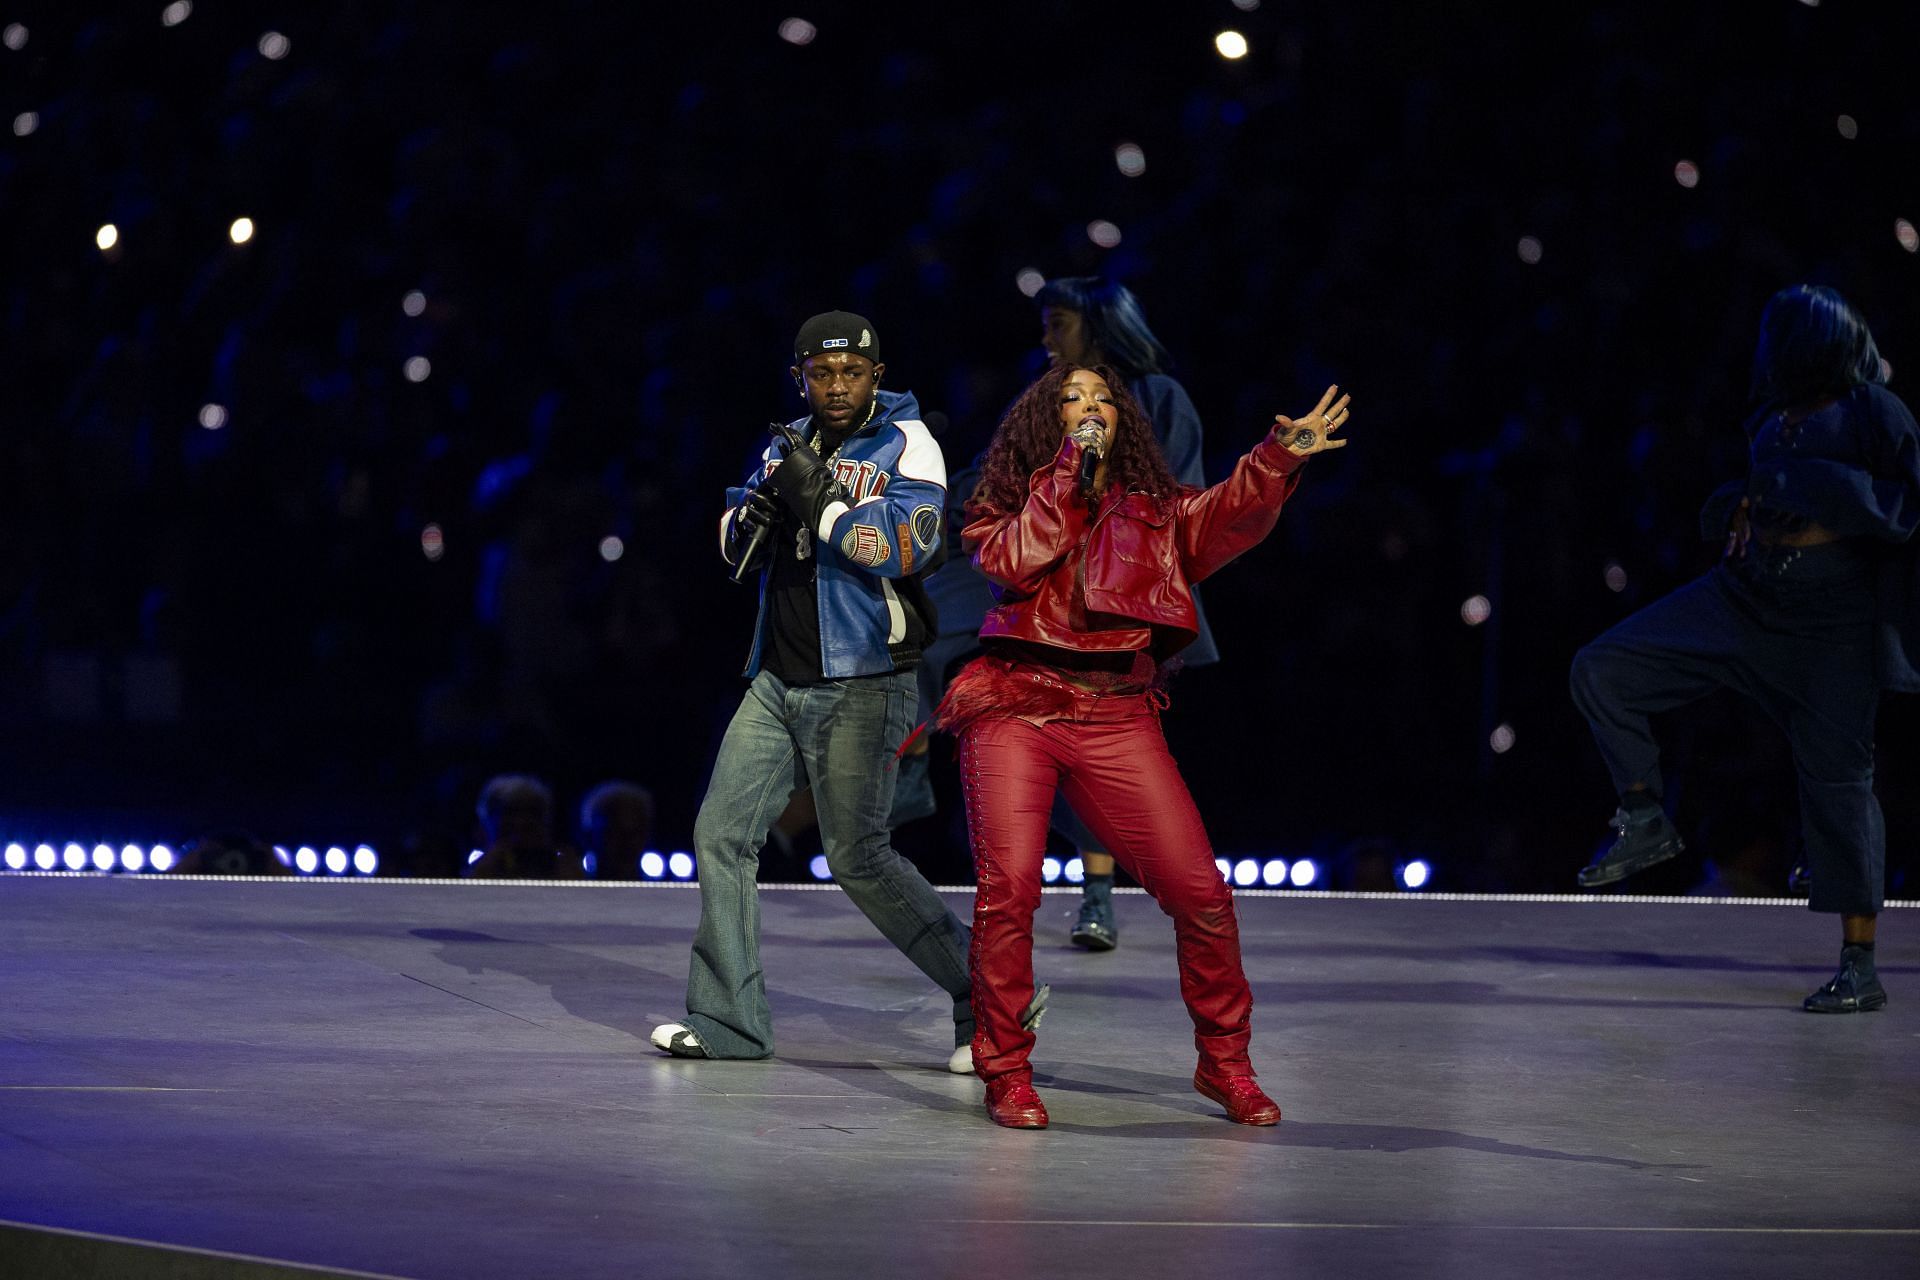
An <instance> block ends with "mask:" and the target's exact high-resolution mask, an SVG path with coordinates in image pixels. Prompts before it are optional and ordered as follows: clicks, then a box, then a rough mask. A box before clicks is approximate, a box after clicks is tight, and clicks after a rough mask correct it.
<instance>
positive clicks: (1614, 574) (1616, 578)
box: [1601, 560, 1627, 594]
mask: <svg viewBox="0 0 1920 1280" xmlns="http://www.w3.org/2000/svg"><path fill="white" fill-rule="evenodd" d="M1601 577H1602V578H1603V579H1605V581H1606V584H1607V590H1609V591H1612V592H1615V593H1616V594H1617V593H1619V592H1622V591H1625V590H1626V589H1627V571H1626V569H1625V568H1623V567H1622V566H1621V564H1620V562H1619V561H1618V560H1609V561H1607V567H1606V569H1605V570H1604V571H1603V572H1602V573H1601Z"/></svg>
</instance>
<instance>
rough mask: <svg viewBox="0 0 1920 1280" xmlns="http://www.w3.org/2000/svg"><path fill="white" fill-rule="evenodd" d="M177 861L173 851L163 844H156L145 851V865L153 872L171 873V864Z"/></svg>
mask: <svg viewBox="0 0 1920 1280" xmlns="http://www.w3.org/2000/svg"><path fill="white" fill-rule="evenodd" d="M178 861H179V859H178V858H176V857H174V854H173V850H172V849H169V848H168V847H167V846H166V845H164V844H157V845H155V846H153V848H151V849H149V850H147V865H148V866H150V867H152V868H153V869H154V870H155V871H171V870H173V864H174V863H176V862H178Z"/></svg>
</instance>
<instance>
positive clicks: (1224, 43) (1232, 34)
mask: <svg viewBox="0 0 1920 1280" xmlns="http://www.w3.org/2000/svg"><path fill="white" fill-rule="evenodd" d="M1213 47H1214V48H1215V49H1217V50H1219V51H1220V56H1221V57H1223V58H1225V59H1226V60H1227V61H1228V62H1237V61H1239V60H1240V59H1241V58H1244V57H1246V56H1247V38H1246V37H1245V36H1243V35H1241V34H1240V33H1239V32H1238V31H1222V32H1221V33H1220V34H1219V35H1217V36H1215V37H1214V38H1213Z"/></svg>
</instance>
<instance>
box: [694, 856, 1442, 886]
mask: <svg viewBox="0 0 1920 1280" xmlns="http://www.w3.org/2000/svg"><path fill="white" fill-rule="evenodd" d="M674 856H675V857H680V856H682V855H680V854H675V855H674ZM1213 865H1214V866H1215V867H1217V868H1219V870H1220V878H1221V879H1222V880H1226V881H1228V882H1230V883H1232V884H1235V885H1237V886H1239V887H1240V888H1242V889H1252V888H1263V889H1285V888H1287V887H1289V886H1291V887H1293V888H1295V889H1311V888H1313V886H1314V885H1316V884H1318V883H1319V882H1320V877H1321V867H1320V864H1319V863H1317V862H1315V861H1314V860H1313V859H1312V858H1296V859H1294V860H1293V861H1292V862H1288V861H1287V860H1286V859H1285V858H1239V859H1228V858H1215V859H1214V860H1213ZM807 870H808V871H809V872H811V873H812V875H813V878H814V879H815V880H831V879H833V872H832V871H831V870H829V869H828V867H827V858H826V855H825V854H820V853H816V854H815V855H813V861H812V862H811V863H809V864H808V866H807ZM688 871H689V873H691V871H692V859H688ZM683 878H684V877H683ZM1086 878H1087V871H1086V866H1085V864H1083V863H1082V862H1081V861H1080V859H1078V858H1068V859H1067V860H1066V861H1065V862H1062V861H1061V860H1060V859H1058V858H1055V857H1046V858H1042V859H1041V860H1040V879H1041V880H1043V881H1044V882H1046V883H1047V884H1059V883H1061V882H1062V881H1065V882H1066V883H1068V884H1081V883H1083V882H1084V881H1085V880H1086ZM1394 879H1395V880H1396V881H1398V882H1399V885H1400V887H1401V888H1402V889H1406V890H1408V891H1409V892H1413V893H1418V892H1419V891H1420V890H1422V889H1424V888H1426V887H1427V885H1428V884H1429V883H1430V882H1431V881H1432V880H1433V866H1432V864H1431V863H1429V862H1428V861H1427V860H1426V859H1425V858H1412V859H1409V860H1408V861H1407V862H1405V863H1403V864H1402V865H1401V866H1400V868H1399V869H1398V870H1397V871H1395V872H1394Z"/></svg>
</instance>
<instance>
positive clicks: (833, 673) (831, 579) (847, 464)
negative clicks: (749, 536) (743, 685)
mask: <svg viewBox="0 0 1920 1280" xmlns="http://www.w3.org/2000/svg"><path fill="white" fill-rule="evenodd" d="M875 398H876V399H877V401H878V405H877V407H876V408H875V410H874V414H873V420H872V421H871V422H869V423H867V425H866V426H864V427H862V428H861V429H860V430H858V431H856V432H854V433H853V435H851V436H849V437H848V438H847V442H846V443H845V444H843V445H841V446H840V454H839V457H838V458H836V459H835V460H834V478H835V479H837V480H838V481H839V482H840V483H841V484H842V485H844V486H845V487H846V489H847V492H848V494H849V496H850V497H851V499H852V500H851V502H834V503H830V504H828V506H827V509H826V510H825V511H823V512H822V513H821V515H820V526H819V528H817V529H815V530H813V531H812V536H813V538H814V546H813V553H814V557H815V562H816V565H817V567H818V570H819V574H818V583H819V588H820V590H819V596H820V668H821V671H822V673H823V674H824V675H825V676H826V677H827V678H828V679H830V680H842V679H846V678H848V677H851V676H871V675H880V674H882V673H884V672H888V671H892V670H894V669H896V667H898V666H901V665H905V664H908V663H911V662H913V661H914V660H916V659H917V658H918V657H919V649H920V645H921V643H923V642H924V640H925V639H929V638H930V635H929V634H928V633H930V632H931V630H932V626H933V619H932V618H931V617H927V616H925V614H926V613H928V612H930V606H929V605H927V604H926V595H925V593H924V592H923V591H920V590H919V584H918V582H913V583H912V584H911V586H910V587H908V585H907V582H906V580H908V579H910V578H912V577H913V576H914V575H916V574H918V573H919V572H920V570H921V568H922V566H924V565H925V564H927V563H928V561H929V559H930V558H931V557H932V556H933V554H934V553H935V552H936V551H938V550H939V547H940V537H941V533H942V531H943V525H944V520H943V516H942V511H943V508H944V505H945V502H946V496H947V464H946V459H945V458H944V457H942V456H941V453H940V446H939V444H938V443H936V442H935V441H934V438H933V435H932V433H931V432H929V431H928V430H927V426H926V424H925V423H924V422H922V421H920V402H919V401H918V400H916V399H914V397H913V393H912V392H909V391H881V392H877V393H876V396H875ZM809 421H810V419H808V418H801V419H798V420H797V421H795V422H794V423H793V427H794V429H795V430H796V431H798V432H799V433H800V435H801V436H802V437H803V438H804V437H805V436H807V435H808V424H809ZM786 449H787V446H786V444H785V442H784V441H780V440H775V441H774V442H773V443H772V444H770V445H768V446H767V448H766V450H765V451H764V452H763V453H762V454H761V455H760V462H759V465H758V466H756V467H755V468H754V470H753V473H752V474H751V475H750V476H748V477H747V482H746V483H745V484H743V485H738V486H735V487H733V488H730V489H728V490H727V510H726V512H725V513H724V514H723V515H722V516H721V517H720V556H721V559H723V560H727V562H728V563H729V564H731V563H733V562H732V560H730V559H728V556H727V548H728V544H729V542H730V541H731V538H730V537H729V535H730V534H731V533H732V531H733V521H734V519H735V517H736V516H738V514H739V512H740V508H741V506H742V505H743V504H744V503H745V502H746V500H747V494H749V493H750V492H752V490H753V489H754V488H755V487H756V486H758V485H759V484H760V483H761V481H763V480H765V479H766V478H767V477H768V476H769V475H770V474H772V472H773V470H774V468H775V467H778V466H779V465H780V462H781V459H782V458H783V457H784V456H785V454H786ZM774 554H779V552H778V549H776V550H775V552H774ZM916 612H917V613H919V614H920V615H921V616H919V617H918V618H914V619H911V620H910V617H909V615H910V614H913V613H916ZM766 628H767V574H766V571H765V570H764V569H763V570H762V571H761V573H760V612H759V616H758V617H757V618H756V619H755V620H754V626H753V650H752V652H751V653H749V654H748V655H747V669H746V675H747V677H748V678H749V679H751V678H752V677H754V676H756V675H758V674H759V673H760V661H761V653H762V652H763V650H764V649H765V647H766Z"/></svg>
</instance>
